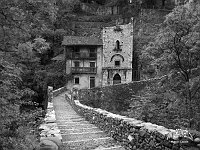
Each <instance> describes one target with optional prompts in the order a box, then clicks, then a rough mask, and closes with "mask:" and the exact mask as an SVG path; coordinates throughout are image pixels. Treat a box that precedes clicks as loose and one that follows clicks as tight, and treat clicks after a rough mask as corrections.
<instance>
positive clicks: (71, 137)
mask: <svg viewBox="0 0 200 150" xmlns="http://www.w3.org/2000/svg"><path fill="white" fill-rule="evenodd" d="M105 137H107V135H106V134H105V133H104V132H103V131H97V132H96V131H95V132H83V133H71V134H63V135H62V140H63V141H75V140H84V139H97V138H105Z"/></svg>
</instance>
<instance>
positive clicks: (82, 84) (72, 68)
mask: <svg viewBox="0 0 200 150" xmlns="http://www.w3.org/2000/svg"><path fill="white" fill-rule="evenodd" d="M62 45H64V47H65V50H64V52H65V58H66V73H67V74H72V75H73V80H71V81H69V82H68V83H67V87H68V88H69V89H70V88H78V89H87V88H92V87H96V86H101V78H102V77H101V76H102V75H101V72H102V71H101V70H102V68H101V66H102V40H100V39H98V38H94V37H79V36H65V37H64V40H63V42H62Z"/></svg>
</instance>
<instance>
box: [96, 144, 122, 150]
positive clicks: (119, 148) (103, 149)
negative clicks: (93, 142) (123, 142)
mask: <svg viewBox="0 0 200 150" xmlns="http://www.w3.org/2000/svg"><path fill="white" fill-rule="evenodd" d="M94 150H125V148H123V147H122V146H120V145H115V146H111V147H104V146H102V145H100V146H99V147H97V148H95V149H94Z"/></svg>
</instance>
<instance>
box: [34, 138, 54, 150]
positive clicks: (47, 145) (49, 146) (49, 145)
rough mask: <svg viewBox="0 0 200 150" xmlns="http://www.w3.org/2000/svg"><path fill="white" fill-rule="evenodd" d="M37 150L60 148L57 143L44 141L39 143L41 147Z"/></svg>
mask: <svg viewBox="0 0 200 150" xmlns="http://www.w3.org/2000/svg"><path fill="white" fill-rule="evenodd" d="M37 150H58V146H57V144H56V143H54V142H53V141H50V140H42V141H41V142H40V143H39V147H38V148H37Z"/></svg>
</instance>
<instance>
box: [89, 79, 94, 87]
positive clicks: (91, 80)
mask: <svg viewBox="0 0 200 150" xmlns="http://www.w3.org/2000/svg"><path fill="white" fill-rule="evenodd" d="M93 87H95V77H90V88H93Z"/></svg>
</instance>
